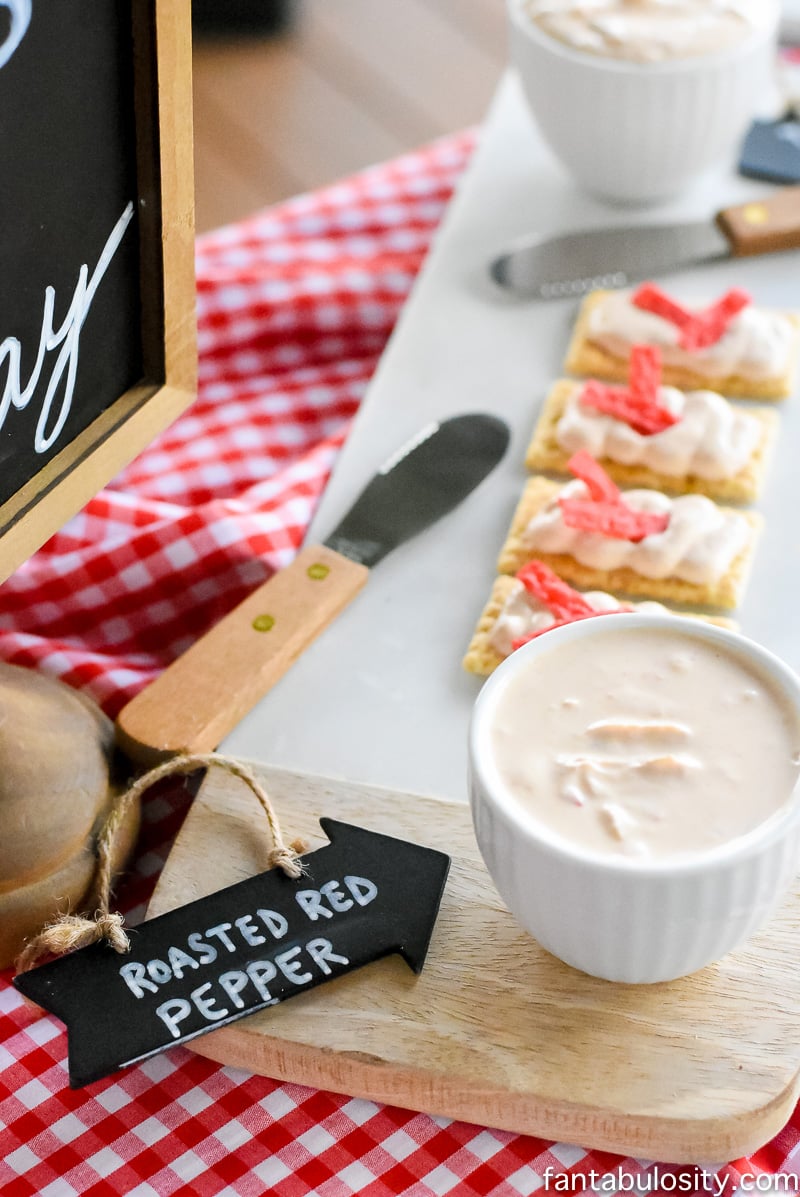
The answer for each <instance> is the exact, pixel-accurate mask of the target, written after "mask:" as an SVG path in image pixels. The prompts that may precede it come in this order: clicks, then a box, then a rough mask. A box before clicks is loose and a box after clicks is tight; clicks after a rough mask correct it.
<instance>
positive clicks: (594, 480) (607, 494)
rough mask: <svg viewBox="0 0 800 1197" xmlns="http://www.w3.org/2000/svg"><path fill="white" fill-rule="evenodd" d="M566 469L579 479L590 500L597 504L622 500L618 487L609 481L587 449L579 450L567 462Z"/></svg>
mask: <svg viewBox="0 0 800 1197" xmlns="http://www.w3.org/2000/svg"><path fill="white" fill-rule="evenodd" d="M567 469H568V470H569V471H570V473H572V474H574V475H575V477H576V478H580V480H581V482H582V483H583V484H584V486H585V487H586V489H587V490H588V492H589V495H590V497H591V498H592V499H594V500H595V501H597V502H604V503H618V502H619V500H620V499H621V498H622V494H621V492H620V489H619V487H618V486H617V485H616V484H615V483H614V482H612V481H611V479H610V478H609V476H608V474H607V473H606V472H605V470H604V469H603V467H602V466H601V465H600V464H599V463H598V462H596V461H595V459H594V458H593V457H592V455H591V453H590V452H589V451H588V449H579V450H578V452H577V453H573V454H572V457H570V459H569V461H568V462H567Z"/></svg>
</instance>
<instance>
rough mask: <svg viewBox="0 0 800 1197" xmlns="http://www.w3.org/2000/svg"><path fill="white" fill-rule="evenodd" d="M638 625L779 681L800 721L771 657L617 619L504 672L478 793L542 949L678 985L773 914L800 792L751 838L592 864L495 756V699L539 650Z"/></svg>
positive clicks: (799, 850) (674, 620)
mask: <svg viewBox="0 0 800 1197" xmlns="http://www.w3.org/2000/svg"><path fill="white" fill-rule="evenodd" d="M622 620H624V621H625V623H626V626H629V627H631V628H635V627H642V628H650V629H652V630H653V631H657V630H659V629H663V628H667V629H669V630H670V632H672V633H673V634H675V635H682V636H685V637H687V638H694V639H700V640H704V641H706V642H707V643H708V642H710V643H711V644H713V645H715V646H716V647H717V649H718V650H719V651H722V652H732V653H734V654H735V655H738V656H739V657H740V658H741V659H743V660H744V661H745V663H746V662H747V661H750V662H752V665H753V666H754V668H756V669H757V670H761V671H762V672H763V673H765V674H767V675H768V676H769V677H770V678H772V679H773V681H774V684H775V685H776V687H777V688H778V690H779V691H780V692H781V693H782V694H783V695H784V696H785V700H786V702H787V704H788V707H789V709H790V710H791V711H793V712H794V714H795V717H796V718H797V720H798V721H799V722H800V679H798V678H797V677H796V675H795V674H794V673H793V672H792V671H791V670H790V669H789V668H788V666H786V665H784V664H783V663H782V662H781V661H779V660H778V659H777V658H776V657H774V656H772V654H771V653H769V652H767V650H766V649H763V648H761V647H760V646H759V645H757V644H755V643H753V642H752V641H749V640H746V639H745V638H744V637H742V636H739V635H737V634H735V633H733V632H728V631H726V630H725V629H722V628H717V627H714V626H712V625H709V624H702V623H700V622H695V621H694V620H685V619H679V618H678V617H675V616H660V615H636V614H630V615H628V614H625V615H615V617H614V619H613V620H604V619H589V620H584V621H581V622H578V623H573V624H568V625H566V626H565V627H561V628H557V629H554V630H553V631H551V632H548V633H547V634H546V635H545V636H541V637H539V638H537V639H536V640H533V641H531V642H530V643H529V644H527V645H525V646H524V647H523V648H521V649H519V650H518V651H517V652H516V653H514V654H513V655H512V656H511V657H509V658H508V659H507V660H506V661H504V662H503V664H502V665H501V666H500V667H499V668H498V669H497V670H496V671H495V672H494V674H493V675H492V676H491V678H490V679H489V680H488V682H487V683H486V685H485V686H484V687H483V690H482V691H481V693H480V695H479V697H478V701H477V703H476V705H475V710H474V713H473V718H472V723H471V727H470V740H469V770H470V773H469V793H470V803H471V806H472V817H473V822H474V826H475V834H476V837H477V840H478V845H479V847H480V850H481V853H482V855H483V858H484V861H485V862H486V867H487V868H488V870H489V873H490V874H491V876H492V879H493V881H494V883H495V885H496V886H497V889H498V892H499V893H500V896H501V897H502V899H503V901H504V902H505V903H506V905H507V906H508V909H509V910H510V911H511V913H512V914H513V915H514V917H515V918H516V919H517V921H518V922H519V923H521V924H522V926H523V927H525V929H526V930H528V931H529V932H530V933H531V935H533V936H534V938H535V939H537V940H538V941H539V943H540V944H541V945H542V947H544V948H546V949H547V950H548V951H549V952H552V953H553V955H554V956H558V957H559V959H561V960H564V961H565V962H566V963H567V964H571V965H572V966H573V967H574V968H578V969H581V970H582V971H583V972H586V973H590V974H591V975H592V976H595V977H603V978H605V979H606V980H609V981H625V982H628V983H632V984H637V983H644V982H655V981H670V980H673V979H674V978H676V977H682V976H686V975H688V974H689V973H693V972H696V971H697V969H700V968H703V967H704V966H705V965H706V964H710V963H711V962H712V961H714V960H719V959H720V957H722V956H724V955H725V954H726V953H727V952H729V951H731V950H732V949H733V948H735V947H736V946H737V945H738V944H740V943H742V942H743V941H744V940H746V939H747V938H749V936H750V935H752V934H753V932H754V931H756V930H757V928H758V927H760V926H761V925H762V923H763V922H764V921H765V920H766V919H767V918H768V917H769V915H770V913H771V912H772V910H773V909H774V908H775V906H776V904H777V903H778V901H779V899H780V898H781V896H782V895H783V893H784V892H785V890H786V889H787V888H788V886H789V884H790V883H791V881H792V879H793V878H794V876H795V875H796V873H797V870H798V865H799V864H800V785H798V787H796V788H795V790H794V792H793V793H792V795H791V797H790V799H789V800H788V801H787V803H786V804H785V805H784V806H783V807H782V808H781V809H780V810H779V811H778V812H776V813H775V814H774V815H772V816H771V817H770V818H769V819H767V820H766V821H765V822H763V823H761V824H760V825H759V826H757V827H755V828H754V829H753V830H752V831H751V832H749V833H748V834H747V835H745V836H741V837H739V838H738V839H737V840H734V841H731V843H729V844H727V845H722V846H721V847H719V848H717V849H714V850H713V851H709V852H706V853H702V854H697V855H695V856H692V857H687V858H685V859H683V860H673V862H672V863H670V862H669V861H668V860H667V861H654V862H648V861H642V860H640V859H636V860H633V859H626V858H617V857H613V856H601V855H593V854H591V853H589V852H587V851H584V850H582V849H580V848H578V847H574V846H571V845H568V844H566V843H565V842H564V841H563V840H560V839H559V838H558V837H557V836H555V835H553V834H552V833H550V832H549V831H548V830H547V829H546V828H545V827H543V825H542V824H540V823H537V821H536V819H535V818H534V817H533V816H530V815H528V814H527V813H526V811H525V810H524V808H523V807H522V806H521V805H520V804H519V803H517V802H516V801H515V800H514V799H513V798H512V797H511V796H510V795H509V794H508V792H507V790H506V789H505V787H504V786H503V785H502V783H501V782H500V779H499V776H498V774H497V771H496V768H495V767H494V765H493V760H492V754H491V752H490V750H489V729H490V727H491V725H492V721H493V714H494V710H495V708H496V704H497V701H498V699H499V697H500V695H501V694H502V692H503V691H504V690H505V688H506V686H507V685H508V683H509V682H510V681H511V679H512V678H513V677H515V676H516V674H517V672H518V671H519V670H527V669H530V668H535V661H536V656H537V655H538V653H540V652H541V651H547V652H551V651H554V650H556V649H557V648H558V646H559V644H563V643H564V642H565V641H569V640H574V639H583V640H586V641H587V668H590V652H589V651H588V650H589V649H590V645H589V644H588V641H589V639H590V638H594V637H597V636H602V635H604V634H605V633H606V632H615V633H618V632H619V629H620V621H622Z"/></svg>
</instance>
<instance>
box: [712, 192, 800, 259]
mask: <svg viewBox="0 0 800 1197" xmlns="http://www.w3.org/2000/svg"><path fill="white" fill-rule="evenodd" d="M717 224H718V225H719V227H720V228H721V229H722V231H723V233H724V234H725V236H726V237H727V238H728V240H729V241H730V243H731V249H732V251H733V253H734V254H735V255H736V257H746V256H748V255H750V254H768V253H774V252H775V251H776V250H780V249H799V248H800V187H782V188H781V189H780V191H776V192H775V194H774V195H771V196H769V198H768V199H763V200H753V201H751V202H750V203H749V204H737V205H736V207H733V208H725V209H724V211H722V212H720V213H719V214H718V215H717Z"/></svg>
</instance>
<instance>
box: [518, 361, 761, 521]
mask: <svg viewBox="0 0 800 1197" xmlns="http://www.w3.org/2000/svg"><path fill="white" fill-rule="evenodd" d="M582 385H583V384H582V383H579V382H574V381H573V380H572V379H568V378H561V379H559V380H558V382H556V383H555V384H554V385H553V387H552V389H551V390H550V393H549V394H548V396H547V398H546V399H545V402H544V407H543V408H542V412H541V415H540V416H539V421H538V423H537V425H536V431H535V432H534V435H533V439H532V441H531V443H530V445H529V446H528V452H527V454H526V457H525V465H526V466H527V467H528V469H529V470H551V471H553V472H554V473H561V474H567V473H568V472H569V471H568V470H567V461H568V460H569V457H570V455H569V453H567V452H565V451H564V450H563V449H562V448H561V446H560V445H559V443H558V438H557V435H556V428H557V425H558V421H559V420H560V419H561V416H562V415H563V414H564V409H565V408H566V406H567V402H568V400H569V398H570V395H571V394H572V392H573V391H574V390H576V389H577V388H579V387H581V386H582ZM741 410H742V411H747V413H748V414H749V415H751V416H753V418H754V419H756V420H758V422H759V424H760V425H761V429H760V435H759V440H758V444H757V445H756V447H755V449H754V450H753V453H752V456H751V457H750V460H749V461H748V462H746V463H745V465H743V466H742V468H741V469H740V470H739V472H738V473H736V474H734V475H733V476H732V477H730V478H701V477H699V475H697V474H682V475H677V474H659V473H656V471H655V470H652V469H650V467H649V466H645V465H623V464H621V463H620V462H617V461H612V460H611V459H610V458H608V457H601V458H600V459H599V460H600V464H601V466H602V467H603V469H604V470H605V471H606V473H607V474H608V475H609V476H610V477H611V478H613V479H614V481H615V482H618V483H619V484H620V485H621V486H626V487H634V486H644V487H647V488H648V489H649V490H666V491H672V492H673V493H675V494H688V493H693V494H701V495H708V496H709V498H712V499H724V500H725V501H727V502H729V503H752V502H753V501H754V500H755V499H756V498H758V495H759V494H760V492H761V489H762V487H763V484H764V477H765V475H766V471H767V465H768V464H769V457H770V451H771V449H772V445H773V442H774V440H775V434H776V432H777V428H778V420H779V417H778V413H777V412H776V411H773V410H772V409H770V408H764V407H747V408H744V407H743V408H741Z"/></svg>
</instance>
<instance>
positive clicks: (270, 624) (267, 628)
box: [253, 615, 275, 632]
mask: <svg viewBox="0 0 800 1197" xmlns="http://www.w3.org/2000/svg"><path fill="white" fill-rule="evenodd" d="M274 627H275V616H274V615H257V616H256V617H255V619H254V620H253V628H254V629H255V631H256V632H271V631H272V629H273V628H274Z"/></svg>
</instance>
